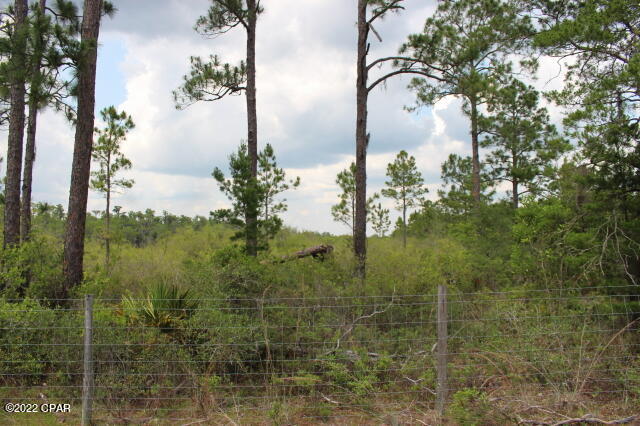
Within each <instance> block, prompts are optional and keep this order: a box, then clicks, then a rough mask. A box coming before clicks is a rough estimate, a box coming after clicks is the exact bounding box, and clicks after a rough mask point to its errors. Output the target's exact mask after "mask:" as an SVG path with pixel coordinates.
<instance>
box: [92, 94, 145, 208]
mask: <svg viewBox="0 0 640 426" xmlns="http://www.w3.org/2000/svg"><path fill="white" fill-rule="evenodd" d="M100 116H101V117H102V121H104V122H105V127H104V129H102V130H101V129H96V130H95V131H96V133H97V135H98V140H97V142H96V143H94V145H93V150H92V152H91V156H92V157H93V161H95V162H96V163H97V164H98V170H95V171H93V172H91V176H93V179H91V189H93V190H94V191H98V192H102V193H104V194H105V197H108V196H110V195H111V193H113V192H116V190H117V188H131V187H132V186H133V184H134V181H133V180H132V179H116V175H117V174H118V172H119V171H120V170H128V169H130V168H131V161H129V160H128V159H127V158H126V157H125V156H124V154H123V153H122V151H120V148H121V144H122V142H124V141H125V140H126V137H127V133H128V132H129V131H130V130H131V129H133V128H134V127H135V124H134V123H133V120H132V119H131V116H130V115H127V113H126V112H125V111H122V112H118V111H117V110H116V108H115V107H114V106H110V107H107V108H104V109H103V110H102V111H100Z"/></svg>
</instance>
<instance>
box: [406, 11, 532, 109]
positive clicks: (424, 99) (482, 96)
mask: <svg viewBox="0 0 640 426" xmlns="http://www.w3.org/2000/svg"><path fill="white" fill-rule="evenodd" d="M520 12H521V10H520V9H519V4H518V2H516V1H499V0H482V1H475V0H461V1H448V2H440V3H438V7H437V9H436V12H435V14H434V15H433V16H432V17H430V18H428V19H427V20H426V22H425V25H424V30H423V32H422V33H420V34H413V35H410V36H409V39H408V41H407V43H405V44H404V45H403V46H402V48H401V49H400V51H401V53H408V54H409V55H410V56H412V57H415V58H417V59H418V61H419V62H420V64H421V65H422V66H424V67H425V69H426V70H427V71H428V73H429V74H430V76H431V78H419V77H418V78H415V79H414V80H413V81H412V82H411V85H410V87H411V88H412V89H413V90H415V91H416V93H417V97H418V102H419V103H420V104H427V105H430V104H433V103H434V102H436V101H437V100H438V99H441V98H443V97H446V96H450V95H454V96H455V95H459V96H462V97H463V99H465V102H471V101H473V102H477V103H482V102H483V100H486V98H487V96H488V95H489V93H490V91H491V86H492V84H493V82H492V80H494V79H495V78H497V77H498V76H499V75H501V74H504V73H506V72H509V71H510V62H509V59H508V55H509V54H510V53H511V52H515V51H518V52H519V53H521V52H523V49H524V47H525V44H524V36H526V35H527V34H531V33H532V31H533V28H532V26H531V23H530V20H529V18H528V17H523V15H521V14H520ZM399 65H402V66H404V65H406V64H403V63H402V62H401V63H400V64H399Z"/></svg>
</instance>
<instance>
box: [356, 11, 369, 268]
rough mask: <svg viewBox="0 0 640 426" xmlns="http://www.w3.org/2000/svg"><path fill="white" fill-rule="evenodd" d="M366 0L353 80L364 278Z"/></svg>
mask: <svg viewBox="0 0 640 426" xmlns="http://www.w3.org/2000/svg"><path fill="white" fill-rule="evenodd" d="M368 34H369V26H368V25H367V0H358V56H357V73H358V76H357V80H356V216H355V219H356V220H355V226H354V228H355V229H354V241H353V249H354V254H355V256H356V262H357V269H356V274H357V275H358V276H359V277H360V278H364V277H365V267H366V259H367V142H368V141H367V100H368V91H367V74H368V71H367V37H368Z"/></svg>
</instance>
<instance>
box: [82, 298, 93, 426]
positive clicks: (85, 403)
mask: <svg viewBox="0 0 640 426" xmlns="http://www.w3.org/2000/svg"><path fill="white" fill-rule="evenodd" d="M92 338H93V296H92V295H90V294H87V295H86V296H85V297H84V374H83V376H82V426H88V425H90V424H91V403H92V399H93V353H92V347H91V344H92V340H93V339H92Z"/></svg>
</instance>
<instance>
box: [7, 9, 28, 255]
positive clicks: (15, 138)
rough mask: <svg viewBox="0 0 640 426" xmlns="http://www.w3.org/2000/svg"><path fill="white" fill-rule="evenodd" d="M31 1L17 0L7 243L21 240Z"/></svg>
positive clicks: (8, 157)
mask: <svg viewBox="0 0 640 426" xmlns="http://www.w3.org/2000/svg"><path fill="white" fill-rule="evenodd" d="M27 9H28V7H27V0H16V1H15V10H14V12H15V30H14V31H15V32H14V35H13V40H12V42H13V43H12V44H13V46H12V47H13V52H12V55H11V59H10V65H9V66H10V73H11V74H10V77H9V78H10V81H11V88H10V96H11V112H10V114H9V138H8V141H7V180H6V185H5V207H4V246H5V247H8V246H14V245H18V244H19V243H20V178H21V177H22V176H21V175H22V145H23V142H24V104H25V101H24V96H25V87H24V86H25V76H24V74H23V73H24V68H25V62H26V59H25V56H26V36H27V31H26V25H28V24H27V22H26V21H27Z"/></svg>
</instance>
